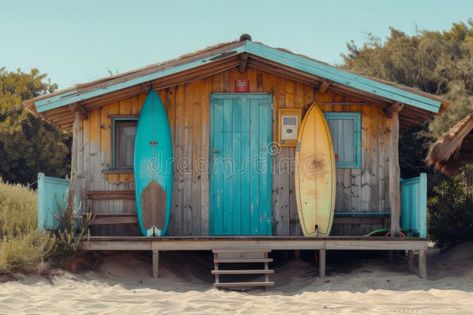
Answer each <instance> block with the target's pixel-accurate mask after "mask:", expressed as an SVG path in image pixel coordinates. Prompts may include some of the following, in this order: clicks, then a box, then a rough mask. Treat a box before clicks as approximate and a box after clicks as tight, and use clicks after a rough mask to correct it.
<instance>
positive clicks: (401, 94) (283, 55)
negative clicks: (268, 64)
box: [35, 41, 441, 113]
mask: <svg viewBox="0 0 473 315" xmlns="http://www.w3.org/2000/svg"><path fill="white" fill-rule="evenodd" d="M229 51H232V52H234V53H235V54H239V53H245V52H246V53H248V54H252V55H255V56H257V57H260V58H264V59H268V60H271V61H273V62H276V63H279V64H282V65H285V66H288V67H291V68H294V69H297V70H300V71H303V72H307V73H309V74H312V75H314V76H317V77H321V78H324V79H327V80H330V81H332V82H335V83H338V84H342V85H345V86H349V87H352V88H354V89H357V90H360V91H363V92H366V93H370V94H373V95H378V96H380V97H383V98H386V99H390V100H392V101H397V102H401V103H403V104H406V105H411V106H414V107H417V108H421V109H424V110H428V111H430V112H434V113H437V112H438V111H439V109H440V105H441V102H440V101H438V100H434V99H431V98H428V97H425V96H422V95H418V94H416V93H412V92H409V91H406V90H403V89H400V88H397V87H395V86H392V85H389V84H386V83H382V82H378V81H375V80H372V79H368V78H366V77H364V76H362V75H358V74H354V73H351V72H347V71H344V70H341V69H339V68H336V67H333V66H330V65H327V64H324V63H322V62H318V61H316V60H313V59H310V58H307V57H303V56H300V55H295V54H293V53H289V52H285V51H282V50H279V49H275V48H272V47H268V46H265V45H263V44H261V43H256V42H252V41H246V42H245V44H242V45H241V46H239V47H234V46H232V47H230V48H229V50H228V51H227V52H223V53H222V52H219V53H218V54H215V55H212V56H209V57H205V58H203V59H199V60H194V61H191V62H188V63H185V64H181V65H177V66H175V67H171V68H167V69H163V70H159V71H156V72H153V73H149V74H146V75H143V76H140V77H136V78H131V79H129V80H125V81H121V82H117V83H115V84H111V85H109V86H106V87H103V88H97V89H93V90H90V91H85V92H77V91H71V92H67V93H64V94H58V95H55V96H51V97H49V98H45V99H41V100H38V101H36V102H35V106H36V110H37V111H38V112H44V111H48V110H51V109H55V108H58V107H62V106H65V105H68V104H72V103H76V102H80V101H83V100H87V99H90V98H93V97H97V96H100V95H104V94H107V93H111V92H114V91H117V90H120V89H124V88H127V87H131V86H134V85H138V84H141V83H145V82H147V81H151V80H156V79H159V78H162V77H165V76H168V75H172V74H175V73H178V72H181V71H185V70H190V69H194V68H197V67H199V66H201V65H203V64H208V63H211V62H212V61H213V60H212V59H213V58H215V57H218V56H221V55H222V54H225V53H228V52H229Z"/></svg>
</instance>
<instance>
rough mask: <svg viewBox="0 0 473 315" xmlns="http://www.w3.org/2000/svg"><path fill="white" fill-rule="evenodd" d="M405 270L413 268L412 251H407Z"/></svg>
mask: <svg viewBox="0 0 473 315" xmlns="http://www.w3.org/2000/svg"><path fill="white" fill-rule="evenodd" d="M407 270H409V271H410V272H412V271H413V270H414V251H413V250H408V251H407Z"/></svg>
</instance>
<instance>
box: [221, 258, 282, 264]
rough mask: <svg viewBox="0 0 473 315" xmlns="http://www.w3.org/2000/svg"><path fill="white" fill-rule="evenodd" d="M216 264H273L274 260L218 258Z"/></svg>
mask: <svg viewBox="0 0 473 315" xmlns="http://www.w3.org/2000/svg"><path fill="white" fill-rule="evenodd" d="M214 262H215V263H269V262H273V259H272V258H228V259H227V258H217V259H214Z"/></svg>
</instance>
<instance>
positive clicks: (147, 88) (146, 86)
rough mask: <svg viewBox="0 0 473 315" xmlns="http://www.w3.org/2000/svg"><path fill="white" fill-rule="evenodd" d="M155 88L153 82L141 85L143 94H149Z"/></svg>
mask: <svg viewBox="0 0 473 315" xmlns="http://www.w3.org/2000/svg"><path fill="white" fill-rule="evenodd" d="M152 88H153V85H152V84H151V81H148V82H145V83H142V84H141V90H142V92H143V93H148V92H149V91H150V90H151V89H152Z"/></svg>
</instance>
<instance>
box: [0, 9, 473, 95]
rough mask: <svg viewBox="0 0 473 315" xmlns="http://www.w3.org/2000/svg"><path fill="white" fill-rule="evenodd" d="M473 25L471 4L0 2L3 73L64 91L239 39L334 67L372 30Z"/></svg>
mask: <svg viewBox="0 0 473 315" xmlns="http://www.w3.org/2000/svg"><path fill="white" fill-rule="evenodd" d="M470 17H473V1H472V0H392V1H388V0H384V1H383V0H352V1H348V0H346V1H342V0H339V1H334V0H332V1H326V0H323V1H318V0H312V1H310V0H307V1H304V0H299V1H298V0H249V1H237V0H233V1H223V0H220V1H218V0H200V1H191V0H187V1H184V0H168V1H157V0H156V1H151V0H129V1H124V0H123V1H120V0H115V1H111V0H78V1H67V0H48V1H43V0H30V1H23V0H0V67H2V66H4V67H6V68H7V69H9V70H15V69H17V68H21V69H22V70H25V71H26V70H29V69H30V68H31V67H36V68H39V69H40V71H42V72H47V73H48V74H49V76H50V77H51V79H52V81H53V82H56V83H58V84H59V86H60V88H65V87H68V86H71V85H73V84H76V83H80V82H85V81H90V80H94V79H98V78H101V77H104V76H107V75H108V72H107V69H110V70H112V71H113V72H124V71H127V70H131V69H134V68H138V67H142V66H145V65H148V64H152V63H156V62H160V61H165V60H167V59H170V58H175V57H177V56H179V55H181V54H184V53H188V52H192V51H194V50H197V49H200V48H204V47H206V46H208V45H212V44H215V43H218V42H222V41H229V40H234V39H237V38H238V37H239V36H240V34H242V33H249V34H251V35H252V37H253V39H254V40H256V41H261V42H264V43H265V44H268V45H270V46H274V47H285V48H287V49H290V50H292V51H294V52H297V53H302V54H306V55H309V56H311V57H314V58H317V59H320V60H323V61H326V62H329V63H340V62H341V58H340V53H343V52H346V46H345V45H346V42H348V41H349V40H354V41H355V42H356V43H358V44H361V43H362V42H363V41H364V40H365V39H366V37H367V34H368V33H370V32H371V33H373V34H374V35H377V36H380V37H385V36H386V35H387V34H388V32H389V26H393V27H395V28H398V29H400V30H402V31H405V32H407V33H410V34H412V33H414V32H415V30H416V28H420V29H429V30H444V29H448V28H449V27H450V26H451V24H452V23H454V22H460V21H464V22H466V21H467V20H468V18H470Z"/></svg>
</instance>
